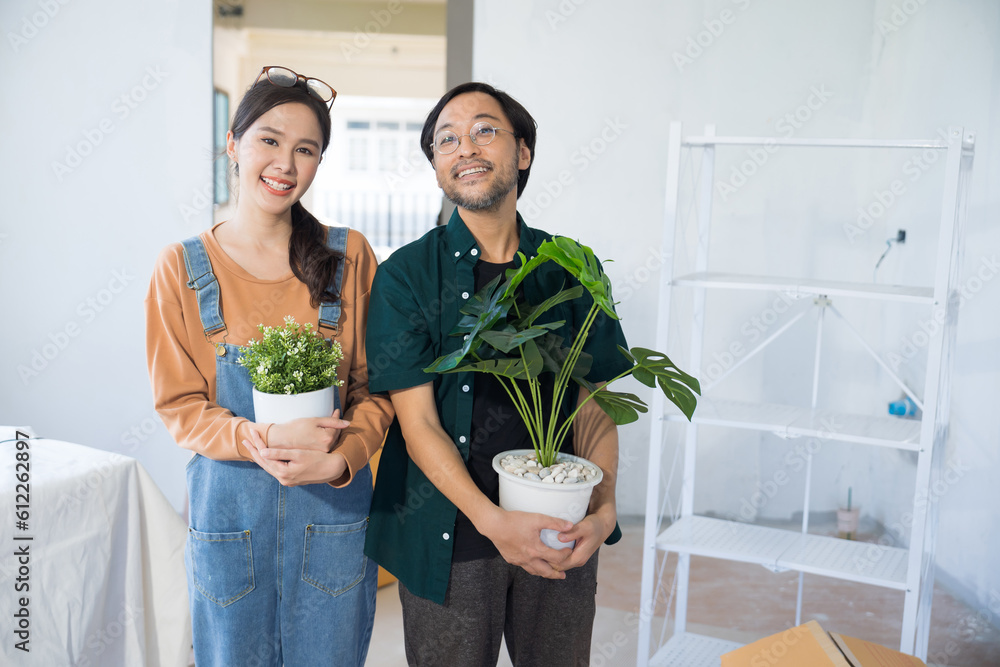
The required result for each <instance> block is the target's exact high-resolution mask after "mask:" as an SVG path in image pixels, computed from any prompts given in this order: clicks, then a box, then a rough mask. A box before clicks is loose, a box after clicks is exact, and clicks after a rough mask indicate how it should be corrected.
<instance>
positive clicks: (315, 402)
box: [253, 387, 337, 424]
mask: <svg viewBox="0 0 1000 667" xmlns="http://www.w3.org/2000/svg"><path fill="white" fill-rule="evenodd" d="M336 390H337V388H336V387H327V388H326V389H317V390H316V391H307V392H305V393H304V394H265V393H264V392H261V391H257V388H256V387H254V390H253V414H254V421H255V422H257V423H258V424H284V423H285V422H290V421H292V420H293V419H301V418H303V417H329V416H330V415H332V414H333V392H335V391H336Z"/></svg>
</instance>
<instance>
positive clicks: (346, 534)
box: [302, 518, 368, 596]
mask: <svg viewBox="0 0 1000 667" xmlns="http://www.w3.org/2000/svg"><path fill="white" fill-rule="evenodd" d="M367 527H368V519H367V518H365V519H362V520H361V521H358V522H357V523H345V524H340V525H336V526H322V525H319V524H310V525H308V526H306V537H305V551H304V553H303V556H302V580H303V581H305V582H306V583H309V584H312V585H313V586H315V587H316V588H318V589H320V590H321V591H325V592H327V593H329V594H330V595H334V596H336V595H340V594H342V593H346V592H347V591H349V590H350V589H352V588H354V587H355V586H357V585H358V583H360V582H361V580H362V579H364V577H365V570H366V569H367V567H368V557H367V556H365V553H364V547H365V529H366V528H367Z"/></svg>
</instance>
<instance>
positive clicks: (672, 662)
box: [649, 632, 743, 667]
mask: <svg viewBox="0 0 1000 667" xmlns="http://www.w3.org/2000/svg"><path fill="white" fill-rule="evenodd" d="M741 646H743V644H739V643H737V642H730V641H726V640H724V639H716V638H715V637H706V636H704V635H696V634H693V633H691V632H684V633H681V634H677V635H674V636H673V637H671V638H670V640H669V641H667V643H666V644H664V645H663V646H662V647H661V648H660V650H659V651H657V652H656V655H654V656H653V657H652V658H650V660H649V667H719V662H720V658H721V657H722V656H723V654H725V653H729V652H730V651H734V650H736V649H738V648H740V647H741Z"/></svg>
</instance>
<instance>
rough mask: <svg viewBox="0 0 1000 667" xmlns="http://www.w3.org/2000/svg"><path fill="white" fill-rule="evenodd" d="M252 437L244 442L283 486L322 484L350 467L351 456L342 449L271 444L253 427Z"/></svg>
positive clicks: (257, 461)
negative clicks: (332, 449) (283, 446)
mask: <svg viewBox="0 0 1000 667" xmlns="http://www.w3.org/2000/svg"><path fill="white" fill-rule="evenodd" d="M271 430H272V432H273V430H274V428H273V427H272V429H271ZM251 438H252V440H244V441H243V446H244V447H246V448H247V449H248V450H249V451H250V455H251V456H252V457H253V460H254V461H255V462H256V463H257V465H259V466H260V467H261V468H262V469H263V470H264V471H265V472H266V473H268V474H269V475H271V476H272V477H274V478H275V479H276V480H278V482H279V483H280V484H281V485H282V486H301V485H303V484H320V483H323V482H328V481H330V480H334V479H338V478H339V477H340V476H341V475H343V474H344V472H346V470H347V459H345V458H344V455H343V454H341V453H340V452H325V451H318V450H314V449H287V448H283V449H276V448H273V447H267V446H266V445H265V444H264V441H263V440H262V439H261V437H260V434H259V433H258V432H257V431H256V430H252V431H251Z"/></svg>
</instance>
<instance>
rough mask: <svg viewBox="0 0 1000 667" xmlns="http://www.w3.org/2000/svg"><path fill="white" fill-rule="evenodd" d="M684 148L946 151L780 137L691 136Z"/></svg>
mask: <svg viewBox="0 0 1000 667" xmlns="http://www.w3.org/2000/svg"><path fill="white" fill-rule="evenodd" d="M683 145H684V146H803V147H806V148H823V147H825V148H937V149H942V150H944V149H947V148H948V142H947V141H942V140H941V139H793V138H781V137H705V136H692V137H686V138H685V139H684V140H683Z"/></svg>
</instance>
